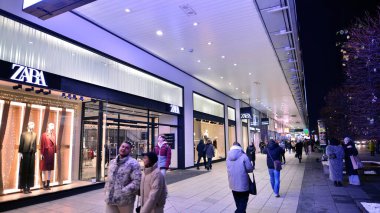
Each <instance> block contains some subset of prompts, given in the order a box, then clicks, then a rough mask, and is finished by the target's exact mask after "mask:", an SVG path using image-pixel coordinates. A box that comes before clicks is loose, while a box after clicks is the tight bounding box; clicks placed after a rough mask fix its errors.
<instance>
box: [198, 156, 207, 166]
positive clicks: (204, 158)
mask: <svg viewBox="0 0 380 213" xmlns="http://www.w3.org/2000/svg"><path fill="white" fill-rule="evenodd" d="M202 158H203V164H204V165H205V168H206V155H198V161H197V168H199V162H200V161H201V159H202Z"/></svg>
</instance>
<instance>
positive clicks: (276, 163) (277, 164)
mask: <svg viewBox="0 0 380 213" xmlns="http://www.w3.org/2000/svg"><path fill="white" fill-rule="evenodd" d="M268 155H269V157H270V159H272V161H273V166H274V169H275V170H277V171H281V169H282V166H281V161H279V160H273V158H272V155H271V154H270V153H269V150H268Z"/></svg>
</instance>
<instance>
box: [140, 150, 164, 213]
mask: <svg viewBox="0 0 380 213" xmlns="http://www.w3.org/2000/svg"><path fill="white" fill-rule="evenodd" d="M143 156H144V158H143V161H144V166H145V168H144V172H143V175H142V179H141V187H140V195H141V209H140V213H163V212H164V206H165V202H166V197H167V194H168V192H167V187H166V183H165V178H164V176H163V174H162V173H161V171H160V170H159V169H158V167H157V160H158V157H157V155H156V153H154V152H148V153H146V154H143Z"/></svg>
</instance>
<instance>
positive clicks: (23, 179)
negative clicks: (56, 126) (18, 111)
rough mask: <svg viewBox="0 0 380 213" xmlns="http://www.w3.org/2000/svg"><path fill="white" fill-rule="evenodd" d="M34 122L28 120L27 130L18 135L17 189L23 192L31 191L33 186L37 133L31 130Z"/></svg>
mask: <svg viewBox="0 0 380 213" xmlns="http://www.w3.org/2000/svg"><path fill="white" fill-rule="evenodd" d="M33 130H34V122H29V123H28V127H27V131H25V132H23V133H22V134H21V137H20V146H19V149H18V153H19V157H20V170H19V185H18V187H19V189H22V190H23V192H24V194H28V193H32V191H30V187H33V186H34V161H35V154H36V140H37V134H36V133H35V132H33Z"/></svg>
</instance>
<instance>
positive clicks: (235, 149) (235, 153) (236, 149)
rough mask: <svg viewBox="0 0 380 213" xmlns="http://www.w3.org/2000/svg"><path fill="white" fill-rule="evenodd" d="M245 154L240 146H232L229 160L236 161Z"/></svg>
mask: <svg viewBox="0 0 380 213" xmlns="http://www.w3.org/2000/svg"><path fill="white" fill-rule="evenodd" d="M242 154H243V150H242V149H241V147H240V146H232V147H231V149H230V151H229V152H228V157H227V158H228V160H230V161H236V160H237V159H239V157H240V156H241V155H242Z"/></svg>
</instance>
